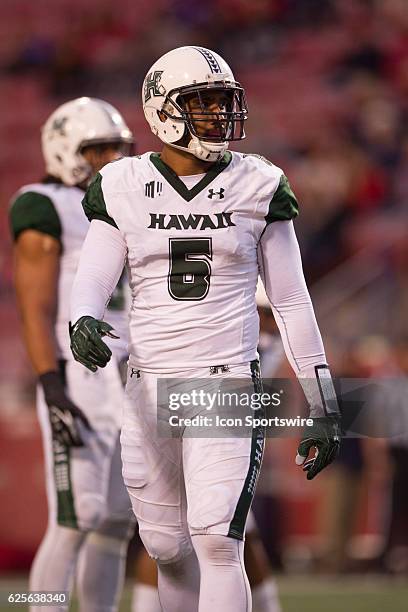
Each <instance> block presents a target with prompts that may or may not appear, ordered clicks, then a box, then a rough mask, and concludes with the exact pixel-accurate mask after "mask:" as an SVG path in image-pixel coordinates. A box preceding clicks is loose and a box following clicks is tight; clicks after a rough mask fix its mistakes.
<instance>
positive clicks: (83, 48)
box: [0, 0, 408, 573]
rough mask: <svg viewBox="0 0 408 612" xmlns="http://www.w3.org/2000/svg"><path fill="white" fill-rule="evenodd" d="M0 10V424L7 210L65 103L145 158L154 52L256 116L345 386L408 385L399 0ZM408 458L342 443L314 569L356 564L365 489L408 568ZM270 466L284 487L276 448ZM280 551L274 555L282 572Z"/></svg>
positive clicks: (8, 322)
mask: <svg viewBox="0 0 408 612" xmlns="http://www.w3.org/2000/svg"><path fill="white" fill-rule="evenodd" d="M2 12H3V15H4V18H3V19H2V21H1V25H0V32H1V36H0V79H1V81H2V85H3V87H2V89H3V92H4V93H3V96H2V99H1V101H0V136H1V138H2V142H3V147H2V151H1V152H0V172H1V175H2V180H1V181H0V184H1V186H0V206H1V212H2V215H1V219H0V237H1V240H2V244H3V248H2V250H1V253H0V270H1V281H0V283H1V284H0V322H1V324H2V327H4V328H6V329H7V332H6V333H5V334H4V336H3V341H4V343H5V344H4V346H5V348H6V350H5V352H4V354H3V356H2V358H1V362H0V365H1V366H2V368H1V369H2V374H0V386H1V388H2V390H3V391H4V393H3V396H2V397H3V402H2V405H0V413H1V411H2V410H4V409H5V408H6V407H5V405H4V404H5V401H4V397H6V398H7V397H9V396H8V395H7V393H8V392H9V390H10V380H12V381H13V380H14V383H15V381H16V380H17V378H18V380H19V381H20V382H21V380H23V381H24V380H28V383H27V384H29V383H30V380H31V379H30V374H27V365H26V362H24V358H23V354H24V352H23V349H22V347H21V345H19V344H18V342H16V338H17V337H18V327H17V317H16V314H15V308H14V303H13V298H12V273H11V268H12V266H11V254H10V242H9V238H8V229H7V221H6V211H7V206H8V200H9V199H10V197H11V196H12V194H13V192H14V191H15V190H16V189H17V188H18V187H19V186H21V184H23V183H25V182H29V181H35V180H37V179H38V178H40V177H41V172H42V161H41V155H40V146H39V130H40V126H41V124H42V123H43V122H44V120H45V119H46V117H47V116H48V114H49V113H50V112H51V111H52V110H53V109H54V108H55V107H56V106H57V105H58V104H60V103H61V102H63V101H65V100H67V99H71V98H74V97H77V96H81V95H90V96H97V97H101V98H105V99H107V100H109V101H112V102H113V103H115V104H116V105H117V106H118V107H119V109H120V110H121V111H122V112H123V114H124V115H125V117H126V119H127V120H128V122H129V124H130V125H131V126H132V127H133V129H134V131H135V134H136V139H137V141H138V148H139V150H144V149H147V148H154V147H157V146H158V145H157V143H155V141H154V139H153V137H152V135H150V134H149V133H148V130H147V126H146V125H145V124H144V120H143V116H142V110H141V103H140V86H141V82H142V80H143V78H144V75H145V73H146V70H147V69H148V67H149V66H150V65H151V64H152V63H153V61H155V59H157V57H159V56H160V55H161V54H162V53H164V52H166V51H167V50H169V49H171V48H173V47H175V46H180V45H183V44H195V45H202V46H206V47H209V48H211V49H213V50H215V51H217V52H219V53H220V54H222V55H223V56H225V58H226V59H227V61H228V62H229V63H230V65H231V66H232V68H233V70H234V72H235V76H236V78H237V80H239V81H241V82H242V84H243V85H244V87H245V89H246V92H247V98H248V103H249V109H250V119H249V121H248V126H247V139H246V140H245V141H244V143H242V146H241V143H240V147H239V148H240V150H244V151H248V152H256V153H260V154H262V155H264V156H265V157H267V158H269V159H271V160H272V161H273V162H274V163H276V164H277V165H279V166H281V167H283V168H284V170H285V173H286V174H287V176H288V177H289V180H290V182H291V184H292V187H293V189H294V191H295V193H296V194H297V196H298V199H299V201H300V206H301V214H300V217H299V220H298V222H297V224H296V228H297V233H298V236H299V240H300V242H301V247H302V253H303V260H304V267H305V273H306V276H307V280H308V282H309V285H310V287H311V293H312V297H313V300H314V302H315V307H316V311H317V316H318V320H319V323H320V327H321V329H322V332H323V335H324V338H325V344H326V350H327V353H328V356H329V361H330V363H331V364H332V366H333V369H334V371H335V372H336V374H337V375H339V376H350V377H360V378H362V377H386V376H388V377H391V376H395V377H397V376H406V374H407V370H408V329H407V323H406V321H407V316H406V313H407V311H408V274H407V269H408V240H407V234H408V230H407V228H408V223H407V221H408V214H407V204H408V129H407V126H408V122H407V119H408V116H407V115H408V7H407V1H406V0H387V1H384V0H206V1H205V2H203V1H202V0H189V1H188V2H185V1H183V0H155V1H154V2H151V1H150V0H118V1H116V2H114V1H113V0H88V2H86V3H83V2H80V1H79V0H69V1H68V0H60V1H59V2H54V3H49V2H48V1H47V0H37V2H35V3H33V2H31V1H29V0H17V1H16V0H4V1H3V2H2ZM277 265H283V264H282V263H281V262H277ZM24 363H25V365H22V364H24ZM23 370H24V373H25V374H22V371H23ZM10 377H11V378H10ZM20 387H21V385H20ZM6 391H7V393H6ZM5 393H6V394H5ZM22 397H23V394H22V392H21V390H20V398H22ZM10 401H12V400H10ZM384 409H386V406H385V407H384ZM407 448H408V444H407V445H405V443H403V442H399V443H398V444H393V445H390V443H389V441H379V440H377V441H375V443H374V442H372V444H371V445H370V444H365V443H362V442H361V441H354V442H353V441H350V442H349V443H347V444H345V452H344V453H343V455H342V458H341V460H340V461H339V462H338V464H337V466H336V468H333V471H332V472H331V473H328V475H327V476H326V475H324V476H322V479H321V481H322V483H323V485H322V496H323V499H329V498H330V496H328V495H325V494H324V493H323V486H325V487H327V489H326V491H327V490H331V491H332V492H334V499H335V500H337V503H334V504H333V507H331V508H330V507H329V505H330V504H326V506H325V505H324V504H323V507H324V508H325V509H326V510H327V514H326V515H325V516H326V519H324V520H323V519H322V517H320V519H322V520H320V519H319V520H320V523H319V524H320V525H322V524H324V525H325V527H324V528H325V529H326V535H327V534H330V537H329V535H327V539H326V541H327V542H331V545H330V546H331V548H330V546H328V545H327V546H326V550H325V551H323V552H321V554H320V557H319V555H317V556H318V557H319V558H320V560H321V562H322V566H323V565H326V567H328V564H327V559H329V558H330V559H331V561H332V566H333V569H334V570H336V571H338V570H341V569H345V568H346V569H347V567H348V565H347V558H348V556H349V555H350V554H351V553H350V549H349V548H347V546H348V545H349V543H350V538H351V535H352V532H353V529H354V530H355V529H356V528H357V527H358V525H357V524H358V516H359V512H361V508H360V509H359V507H358V500H359V499H360V498H361V496H363V497H364V495H363V493H364V487H365V488H366V489H367V487H371V489H370V491H371V493H370V495H372V496H374V498H375V500H376V508H375V511H374V510H373V508H372V507H371V506H370V504H368V507H367V512H366V518H367V516H368V518H367V521H368V523H369V526H368V528H367V529H368V531H370V529H371V531H376V533H377V534H378V533H379V532H381V535H382V538H383V539H382V545H383V548H382V549H381V547H380V548H379V550H378V556H379V557H381V554H383V555H384V554H385V552H384V551H385V550H387V551H388V553H389V551H390V550H392V548H393V547H394V548H395V547H397V548H401V545H402V548H403V549H404V550H403V551H402V553H399V552H398V551H397V552H396V553H395V551H394V553H393V554H394V557H395V558H396V559H397V561H389V562H388V568H391V570H392V569H393V568H394V569H395V568H397V570H398V571H399V569H400V568H401V567H402V568H403V570H402V571H405V572H407V573H408V553H407V551H408V536H407V531H408V529H407V527H406V519H405V523H404V520H403V519H401V516H404V515H405V517H406V516H407V514H406V511H407V510H408V502H407V499H406V493H405V491H406V490H408V487H407V486H406V485H407V484H408V483H407V477H406V475H405V476H404V470H405V473H406V472H407V471H408V470H406V467H407V466H408V452H407ZM373 449H374V450H373ZM282 456H285V451H283V455H282ZM288 460H289V461H292V456H290V458H289V459H288ZM274 461H275V463H274ZM266 463H267V464H270V465H272V468H274V470H275V471H274V472H273V473H274V475H275V476H276V480H275V482H278V483H279V482H282V478H281V480H279V466H280V465H281V463H280V462H279V458H278V455H277V454H276V452H275V455H272V454H271V455H270V457H269V459H268V457H267V460H266ZM393 466H394V467H393ZM395 466H396V471H395V472H393V470H394V469H395ZM282 469H283V468H282ZM393 473H394V474H395V478H394V480H393V482H394V485H390V484H389V483H390V482H391V481H392V478H391V475H392V474H393ZM267 480H268V482H269V480H270V479H267ZM283 480H284V479H283ZM268 482H264V484H263V485H262V486H263V489H262V487H261V493H262V495H263V496H264V498H266V499H267V498H268V497H269V498H271V497H273V498H275V497H276V496H278V497H279V495H280V494H282V491H283V490H284V489H285V486H287V485H282V486H283V488H281V489H279V487H276V485H275V488H274V486H272V485H271V486H269V484H268ZM330 487H331V488H330ZM393 487H394V488H393ZM395 487H396V489H395ZM300 490H301V491H304V489H300ZM358 491H359V492H358ZM294 495H295V494H294ZM305 495H306V493H305ZM404 495H405V497H404ZM359 496H360V497H359ZM261 497H262V496H261ZM366 498H367V491H366ZM330 499H333V497H331V498H330ZM391 502H392V503H391ZM265 503H266V507H267V508H268V513H269V515H268V516H270V513H271V512H272V511H273V510H272V506H271V505H269V506H268V503H267V502H265ZM300 503H303V502H302V500H300ZM263 504H264V502H262V500H261V502H259V503H258V509H257V510H258V513H259V515H260V516H261V515H262V513H263V512H264V510H263V508H264V506H263ZM392 508H394V510H395V508H397V509H398V513H397V514H398V516H396V515H395V513H394V514H393V510H392ZM322 516H323V514H322ZM327 517H328V518H327ZM318 518H319V517H317V518H316V520H317V519H318ZM367 521H366V522H367ZM370 521H371V523H370ZM274 524H275V525H276V526H277V525H278V524H279V521H278V519H277V520H276V522H275V523H274ZM366 527H367V525H366ZM276 529H277V527H276ZM278 541H279V533H275V544H276V542H278ZM323 549H324V546H323ZM381 550H382V553H381ZM404 551H405V552H404ZM281 553H282V551H281V550H277V547H276V546H274V545H272V544H271V546H270V554H271V558H274V559H275V561H276V564H277V565H279V563H280V562H281ZM388 553H387V554H388ZM404 554H405V557H404ZM398 555H400V556H398ZM389 556H390V555H389V554H388V557H389ZM394 557H393V559H394ZM401 559H402V561H401ZM393 563H394V565H393ZM329 565H330V564H329Z"/></svg>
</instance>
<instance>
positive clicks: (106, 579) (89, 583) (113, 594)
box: [77, 532, 128, 612]
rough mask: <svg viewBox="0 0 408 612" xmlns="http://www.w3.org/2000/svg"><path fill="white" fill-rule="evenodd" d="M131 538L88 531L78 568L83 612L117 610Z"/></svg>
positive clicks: (78, 587) (109, 611)
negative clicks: (120, 537)
mask: <svg viewBox="0 0 408 612" xmlns="http://www.w3.org/2000/svg"><path fill="white" fill-rule="evenodd" d="M127 544H128V541H127V539H125V540H120V539H118V538H112V537H110V536H106V535H102V534H100V533H97V532H92V533H90V534H88V537H87V539H86V542H85V544H84V546H83V550H82V551H81V555H80V558H79V562H78V568H77V591H78V599H79V603H80V610H81V612H116V611H117V610H118V608H119V601H120V597H121V595H122V589H123V582H124V579H125V564H126V552H127Z"/></svg>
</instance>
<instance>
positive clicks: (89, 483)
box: [66, 360, 132, 612]
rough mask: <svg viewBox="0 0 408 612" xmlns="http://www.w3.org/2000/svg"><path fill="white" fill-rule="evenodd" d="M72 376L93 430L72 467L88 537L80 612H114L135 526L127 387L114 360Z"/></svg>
mask: <svg viewBox="0 0 408 612" xmlns="http://www.w3.org/2000/svg"><path fill="white" fill-rule="evenodd" d="M66 377H67V387H68V391H69V395H70V397H71V398H72V400H73V401H74V403H76V404H77V405H78V406H80V407H81V408H82V409H83V410H84V411H85V413H86V415H87V417H88V419H89V421H90V423H91V426H92V428H93V431H83V439H84V442H85V444H84V446H83V447H81V448H78V449H74V450H73V451H72V460H71V463H70V479H71V482H72V506H73V513H74V517H75V521H76V525H77V528H78V529H79V530H80V531H81V532H85V533H86V534H87V537H86V539H85V540H84V543H83V546H82V547H81V552H80V555H79V558H78V560H77V567H76V579H77V590H78V598H79V603H80V609H81V610H84V611H85V610H86V611H87V612H88V611H89V612H93V611H96V610H98V612H105V611H109V612H111V611H113V610H116V609H117V599H118V590H119V588H120V586H118V585H121V583H122V581H123V568H124V556H125V554H126V544H127V541H128V538H129V535H130V531H129V525H130V522H131V521H132V515H131V512H130V501H129V500H128V499H126V491H125V488H124V485H123V480H122V479H121V466H120V453H119V443H118V438H119V420H120V414H121V408H122V403H123V388H122V383H121V380H120V376H119V373H118V369H117V365H116V363H115V361H114V360H112V361H111V362H110V363H109V364H108V365H107V366H106V368H104V370H101V371H98V372H96V373H95V374H91V373H89V372H88V371H87V370H86V369H85V368H83V367H82V366H81V365H80V364H79V363H77V362H75V361H72V362H71V361H69V362H67V365H66ZM115 451H116V455H115ZM113 466H114V469H113V471H112V467H113ZM114 485H115V486H116V487H118V486H119V489H120V491H121V492H122V497H118V504H119V506H120V504H121V506H120V509H118V508H117V507H111V506H110V499H111V498H114V497H115V496H117V495H118V493H117V491H113V492H112V493H110V489H111V488H112V487H113V486H114ZM105 578H106V579H105ZM102 600H103V601H102Z"/></svg>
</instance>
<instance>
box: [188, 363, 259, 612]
mask: <svg viewBox="0 0 408 612" xmlns="http://www.w3.org/2000/svg"><path fill="white" fill-rule="evenodd" d="M228 376H229V377H230V378H235V377H240V378H248V379H249V378H250V377H251V370H250V366H249V364H248V365H243V366H231V367H230V371H229V374H228ZM224 377H225V376H224ZM212 380H214V383H215V384H216V382H217V381H216V378H215V379H211V382H212ZM223 386H224V385H223ZM227 390H228V391H230V392H231V391H232V390H233V389H232V388H231V389H230V388H229V389H227ZM263 447H264V431H263V429H260V428H259V429H255V430H253V432H252V437H247V438H239V437H235V436H230V437H224V438H221V437H215V436H213V437H211V438H201V437H195V438H192V437H191V438H187V437H184V439H183V467H184V473H185V484H186V493H187V505H188V513H187V519H188V525H189V529H190V534H191V535H192V542H193V546H194V549H195V551H196V553H197V557H198V560H199V564H200V573H201V581H200V605H199V612H211V611H213V610H223V612H249V611H250V610H251V609H252V606H251V594H250V589H249V583H248V579H247V576H246V573H245V567H244V561H243V539H244V533H245V523H246V520H247V515H248V511H249V508H250V505H251V503H252V499H253V495H254V492H255V487H256V482H257V478H258V475H259V471H260V467H261V462H262V455H263Z"/></svg>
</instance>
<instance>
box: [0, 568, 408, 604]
mask: <svg viewBox="0 0 408 612" xmlns="http://www.w3.org/2000/svg"><path fill="white" fill-rule="evenodd" d="M278 582H279V590H280V594H281V601H282V609H283V612H407V611H408V578H407V580H406V581H401V580H395V579H386V578H384V577H382V576H369V577H365V576H359V577H353V578H350V577H344V578H343V577H339V578H335V579H333V578H324V577H319V578H316V577H310V578H306V577H298V576H293V577H285V578H281V579H279V580H278ZM25 588H26V582H25V581H23V580H7V581H6V580H1V581H0V595H1V597H0V602H1V603H0V612H11V611H12V610H27V608H25V607H21V606H7V605H5V601H6V599H7V598H6V593H8V592H10V591H15V592H18V591H21V590H23V589H25ZM130 598H131V584H130V583H128V584H127V587H126V589H125V592H124V596H123V601H122V605H121V607H120V612H129V611H130ZM71 610H72V612H78V607H77V605H76V604H75V603H74V605H73V606H72V608H71ZM141 612H143V611H141ZM185 612H189V611H188V610H186V611H185ZM214 612H216V611H214ZM220 612H221V611H220Z"/></svg>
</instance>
